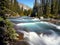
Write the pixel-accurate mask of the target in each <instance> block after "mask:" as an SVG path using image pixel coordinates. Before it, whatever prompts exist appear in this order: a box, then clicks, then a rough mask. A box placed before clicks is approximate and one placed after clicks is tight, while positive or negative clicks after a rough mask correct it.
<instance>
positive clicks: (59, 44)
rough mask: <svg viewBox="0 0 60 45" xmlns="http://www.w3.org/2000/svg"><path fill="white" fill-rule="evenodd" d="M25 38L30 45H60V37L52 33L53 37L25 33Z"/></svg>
mask: <svg viewBox="0 0 60 45" xmlns="http://www.w3.org/2000/svg"><path fill="white" fill-rule="evenodd" d="M24 35H25V36H24V38H25V40H26V41H28V42H29V44H30V45H60V36H59V35H57V34H56V33H55V32H54V31H52V34H51V35H46V34H43V33H41V34H39V35H38V34H37V33H35V32H25V34H24Z"/></svg>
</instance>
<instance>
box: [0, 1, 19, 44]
mask: <svg viewBox="0 0 60 45" xmlns="http://www.w3.org/2000/svg"><path fill="white" fill-rule="evenodd" d="M8 2H9V0H0V45H8V44H9V42H12V41H13V40H17V39H18V38H17V33H16V30H15V29H14V28H13V24H12V22H10V21H9V20H8V15H6V14H8V12H9V11H10V8H9V7H8V5H9V4H8ZM12 11H13V10H12Z"/></svg>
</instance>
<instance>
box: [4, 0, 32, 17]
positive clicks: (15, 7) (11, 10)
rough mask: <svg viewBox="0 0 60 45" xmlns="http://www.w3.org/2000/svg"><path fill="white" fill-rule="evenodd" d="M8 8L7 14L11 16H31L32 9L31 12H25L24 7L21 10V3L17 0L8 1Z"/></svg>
mask: <svg viewBox="0 0 60 45" xmlns="http://www.w3.org/2000/svg"><path fill="white" fill-rule="evenodd" d="M5 5H6V6H5V7H6V14H7V15H8V16H9V17H11V16H23V15H26V16H27V15H29V14H31V13H30V12H31V9H29V10H23V6H22V7H21V8H20V6H19V3H18V2H17V0H7V2H6V3H5Z"/></svg>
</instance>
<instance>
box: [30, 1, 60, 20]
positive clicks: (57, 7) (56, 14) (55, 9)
mask: <svg viewBox="0 0 60 45" xmlns="http://www.w3.org/2000/svg"><path fill="white" fill-rule="evenodd" d="M31 16H32V17H33V16H35V17H40V16H43V17H45V18H55V19H56V18H60V0H35V4H34V7H33V12H32V15H31Z"/></svg>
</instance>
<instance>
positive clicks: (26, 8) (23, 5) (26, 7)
mask: <svg viewBox="0 0 60 45" xmlns="http://www.w3.org/2000/svg"><path fill="white" fill-rule="evenodd" d="M19 6H20V8H21V7H23V9H25V10H29V9H31V8H30V7H29V6H27V5H25V4H22V3H19Z"/></svg>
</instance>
